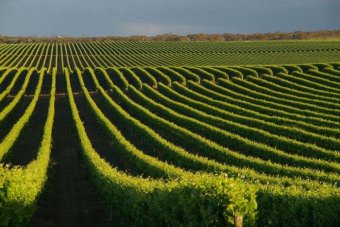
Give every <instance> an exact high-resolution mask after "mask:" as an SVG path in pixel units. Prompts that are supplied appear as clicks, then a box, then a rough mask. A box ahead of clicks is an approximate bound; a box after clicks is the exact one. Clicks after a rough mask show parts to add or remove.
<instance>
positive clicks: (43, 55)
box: [0, 41, 340, 226]
mask: <svg viewBox="0 0 340 227" xmlns="http://www.w3.org/2000/svg"><path fill="white" fill-rule="evenodd" d="M339 151H340V42H339V41H280V42H277V41H276V42H275V41H270V42H269V41H268V42H89V43H41V44H0V162H1V164H2V165H1V166H0V226H15V225H23V224H28V225H29V226H96V225H99V226H112V225H118V226H160V225H164V226H175V225H179V226H233V225H234V226H241V225H242V223H243V224H244V225H245V226H253V225H257V226H339V225H340V217H339V215H338V214H339V213H340V206H339V204H340V190H339V186H338V185H339V181H340V175H339V174H340V163H339V161H340V153H339Z"/></svg>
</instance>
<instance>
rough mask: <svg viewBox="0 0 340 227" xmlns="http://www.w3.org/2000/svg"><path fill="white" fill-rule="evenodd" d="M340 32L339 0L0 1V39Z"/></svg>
mask: <svg viewBox="0 0 340 227" xmlns="http://www.w3.org/2000/svg"><path fill="white" fill-rule="evenodd" d="M319 29H340V1H339V0H284V1H283V0H0V34H1V35H37V36H50V35H67V36H106V35H131V34H146V35H155V34H163V33H170V32H171V33H175V34H190V33H225V32H227V33H254V32H276V31H283V32H289V31H297V30H303V31H311V30H319Z"/></svg>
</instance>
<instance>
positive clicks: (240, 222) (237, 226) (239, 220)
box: [234, 216, 243, 227]
mask: <svg viewBox="0 0 340 227" xmlns="http://www.w3.org/2000/svg"><path fill="white" fill-rule="evenodd" d="M234 224H235V227H242V226H243V217H242V216H235V218H234Z"/></svg>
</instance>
